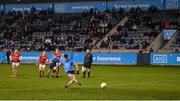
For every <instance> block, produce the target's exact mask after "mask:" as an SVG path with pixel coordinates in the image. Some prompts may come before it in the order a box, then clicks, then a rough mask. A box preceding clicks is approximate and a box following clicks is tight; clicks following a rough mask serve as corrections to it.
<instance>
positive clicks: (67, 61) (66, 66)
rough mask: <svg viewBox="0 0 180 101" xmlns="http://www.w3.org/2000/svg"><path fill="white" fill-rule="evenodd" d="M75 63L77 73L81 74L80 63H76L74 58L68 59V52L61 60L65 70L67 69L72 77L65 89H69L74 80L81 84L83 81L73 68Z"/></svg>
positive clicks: (67, 72)
mask: <svg viewBox="0 0 180 101" xmlns="http://www.w3.org/2000/svg"><path fill="white" fill-rule="evenodd" d="M73 64H74V65H76V71H77V74H79V71H78V65H77V64H76V63H74V62H73V61H72V60H70V59H68V55H67V54H65V55H64V60H63V61H61V62H60V65H63V67H64V70H65V72H66V74H67V76H68V77H69V79H70V81H69V82H68V83H67V84H66V85H65V87H64V90H65V91H67V89H68V87H69V86H70V85H71V84H73V83H74V82H75V83H77V84H79V85H80V86H81V83H80V82H79V81H78V80H77V78H76V75H75V70H74V68H73Z"/></svg>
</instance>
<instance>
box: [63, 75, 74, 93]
mask: <svg viewBox="0 0 180 101" xmlns="http://www.w3.org/2000/svg"><path fill="white" fill-rule="evenodd" d="M67 76H68V78H69V79H70V81H69V82H68V83H67V84H66V85H65V86H64V90H65V91H67V89H68V87H69V86H70V85H71V84H73V83H74V80H73V77H72V74H70V73H67Z"/></svg>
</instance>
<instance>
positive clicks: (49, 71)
mask: <svg viewBox="0 0 180 101" xmlns="http://www.w3.org/2000/svg"><path fill="white" fill-rule="evenodd" d="M51 71H52V69H51V68H49V70H48V73H47V78H49V75H50V73H51Z"/></svg>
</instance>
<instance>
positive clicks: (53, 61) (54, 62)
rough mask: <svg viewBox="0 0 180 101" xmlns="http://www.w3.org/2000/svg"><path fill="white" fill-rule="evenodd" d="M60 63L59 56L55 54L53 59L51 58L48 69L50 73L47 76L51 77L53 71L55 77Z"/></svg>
mask: <svg viewBox="0 0 180 101" xmlns="http://www.w3.org/2000/svg"><path fill="white" fill-rule="evenodd" d="M58 64H59V58H57V57H56V56H55V55H54V56H53V58H52V59H50V61H49V70H48V74H47V78H49V75H50V73H52V74H53V75H52V77H53V78H54V77H55V74H56V70H57V67H58Z"/></svg>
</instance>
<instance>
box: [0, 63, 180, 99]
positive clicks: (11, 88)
mask: <svg viewBox="0 0 180 101" xmlns="http://www.w3.org/2000/svg"><path fill="white" fill-rule="evenodd" d="M79 67H80V66H79ZM47 69H48V68H46V74H47ZM78 79H79V80H80V81H81V83H82V86H78V85H72V86H71V87H70V88H69V89H68V91H66V92H65V91H64V85H65V84H66V83H67V82H68V80H69V79H68V78H67V77H66V75H65V73H64V71H63V70H61V72H60V77H59V78H56V79H53V78H49V79H48V78H46V77H45V78H39V75H38V68H37V66H36V65H33V64H22V65H20V68H19V71H18V76H17V77H16V78H12V77H11V65H10V64H0V100H11V99H13V100H21V99H24V100H33V99H38V100H40V99H43V100H52V99H53V100H56V99H57V100H72V99H74V100H127V99H128V100H164V99H166V100H172V99H173V100H180V66H129V65H128V66H120V65H93V66H92V73H91V78H85V79H84V78H82V73H80V75H78ZM101 82H106V83H107V88H106V89H101V88H100V84H101Z"/></svg>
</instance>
